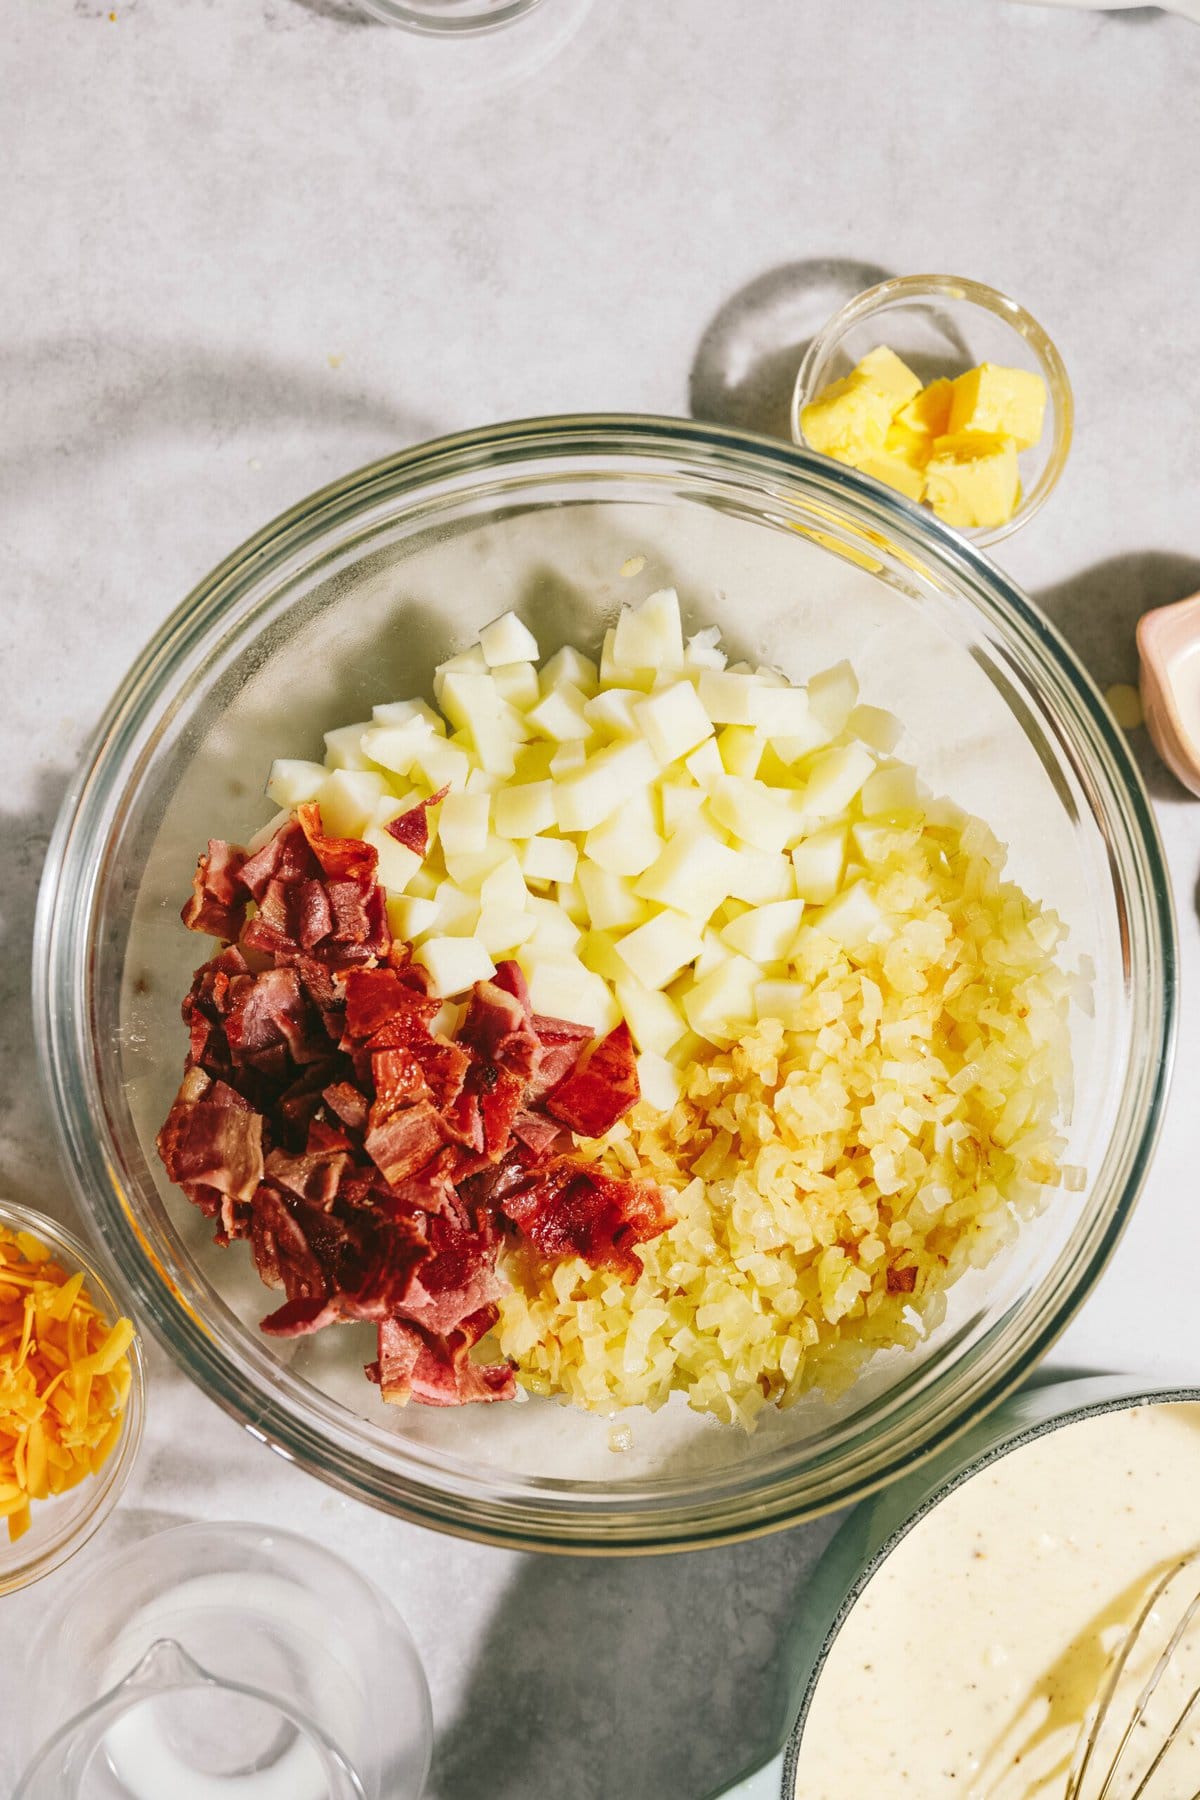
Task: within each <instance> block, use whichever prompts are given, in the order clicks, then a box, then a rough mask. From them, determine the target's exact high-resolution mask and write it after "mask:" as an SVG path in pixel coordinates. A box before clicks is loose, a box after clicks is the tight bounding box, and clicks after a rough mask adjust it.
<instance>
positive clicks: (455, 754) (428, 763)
mask: <svg viewBox="0 0 1200 1800" xmlns="http://www.w3.org/2000/svg"><path fill="white" fill-rule="evenodd" d="M470 772H471V759H470V757H469V756H468V755H467V753H466V751H465V750H463V749H461V748H460V747H459V745H457V744H451V743H448V742H447V741H446V740H445V739H444V738H439V737H432V738H430V739H429V742H428V745H427V747H426V748H425V749H423V750H420V751H418V753H417V755H416V757H415V758H414V759H413V766H412V768H411V769H410V770H409V774H410V775H422V776H424V778H425V780H426V781H427V782H428V783H429V786H430V788H431V790H432V791H433V792H434V793H436V792H437V790H438V789H439V788H442V787H450V788H460V787H462V785H463V783H464V782H465V781H466V779H467V776H468V775H469V774H470Z"/></svg>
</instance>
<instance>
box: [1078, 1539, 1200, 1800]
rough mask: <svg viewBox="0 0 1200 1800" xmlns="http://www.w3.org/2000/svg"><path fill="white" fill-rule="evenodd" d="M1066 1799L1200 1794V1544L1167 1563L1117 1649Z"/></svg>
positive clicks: (1197, 1797) (1086, 1725)
mask: <svg viewBox="0 0 1200 1800" xmlns="http://www.w3.org/2000/svg"><path fill="white" fill-rule="evenodd" d="M1064 1800H1200V1551H1194V1552H1193V1553H1192V1554H1191V1555H1190V1556H1186V1557H1184V1558H1183V1559H1182V1560H1181V1561H1180V1562H1177V1563H1175V1564H1174V1566H1173V1567H1172V1568H1170V1569H1168V1571H1167V1573H1166V1574H1165V1575H1164V1576H1163V1577H1162V1579H1161V1580H1160V1581H1159V1582H1157V1583H1156V1585H1155V1586H1154V1588H1152V1590H1151V1592H1150V1595H1149V1598H1148V1599H1147V1600H1146V1602H1145V1604H1144V1605H1143V1607H1142V1609H1141V1611H1140V1613H1139V1614H1138V1616H1137V1618H1136V1619H1135V1620H1134V1623H1133V1625H1132V1627H1131V1628H1130V1630H1129V1631H1128V1633H1127V1634H1126V1635H1125V1637H1124V1638H1123V1639H1122V1640H1121V1642H1120V1644H1119V1645H1118V1646H1117V1648H1116V1649H1115V1651H1114V1652H1113V1657H1112V1661H1111V1663H1110V1665H1109V1668H1108V1671H1107V1673H1106V1675H1105V1678H1104V1683H1103V1685H1102V1687H1101V1689H1100V1693H1099V1695H1098V1697H1097V1701H1096V1705H1095V1707H1094V1708H1093V1709H1092V1711H1091V1712H1090V1713H1089V1715H1088V1717H1087V1718H1086V1719H1085V1720H1084V1722H1083V1727H1082V1730H1081V1732H1080V1735H1079V1742H1078V1744H1077V1746H1076V1749H1075V1754H1074V1756H1073V1757H1072V1759H1071V1770H1070V1774H1069V1776H1068V1779H1067V1788H1066V1793H1065V1795H1064Z"/></svg>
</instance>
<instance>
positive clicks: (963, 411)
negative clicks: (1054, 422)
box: [935, 362, 1046, 450]
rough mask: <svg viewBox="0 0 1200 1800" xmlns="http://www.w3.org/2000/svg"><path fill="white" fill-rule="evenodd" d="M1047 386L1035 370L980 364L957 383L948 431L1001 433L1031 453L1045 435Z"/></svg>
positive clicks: (941, 434) (953, 394) (951, 403)
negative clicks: (1043, 434)
mask: <svg viewBox="0 0 1200 1800" xmlns="http://www.w3.org/2000/svg"><path fill="white" fill-rule="evenodd" d="M1045 414H1046V384H1045V382H1044V381H1043V380H1042V378H1041V376H1040V375H1037V374H1035V373H1034V372H1033V371H1032V370H1031V369H1004V368H1000V367H999V366H998V365H997V364H996V363H989V362H985V363H980V365H979V367H978V368H977V369H968V370H967V373H966V374H965V375H960V376H959V377H958V379H957V381H955V382H954V384H953V392H952V394H951V397H950V417H949V420H948V422H947V424H946V426H945V432H944V433H943V432H939V433H936V434H935V435H936V436H943V435H945V434H950V433H955V432H960V431H986V432H998V433H999V434H1000V435H1001V436H1003V437H1008V438H1011V439H1012V441H1013V443H1014V444H1015V445H1016V447H1017V449H1018V450H1028V449H1029V448H1030V447H1031V446H1032V445H1033V444H1036V443H1037V441H1038V439H1039V438H1040V437H1041V435H1042V425H1043V422H1044V419H1045Z"/></svg>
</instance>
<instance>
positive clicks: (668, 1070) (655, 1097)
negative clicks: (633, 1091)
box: [637, 1050, 683, 1112]
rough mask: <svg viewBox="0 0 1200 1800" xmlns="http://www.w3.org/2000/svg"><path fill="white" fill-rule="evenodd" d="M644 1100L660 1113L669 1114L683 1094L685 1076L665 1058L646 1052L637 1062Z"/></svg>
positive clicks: (639, 1083) (651, 1051)
mask: <svg viewBox="0 0 1200 1800" xmlns="http://www.w3.org/2000/svg"><path fill="white" fill-rule="evenodd" d="M637 1072H638V1086H639V1087H640V1088H641V1090H642V1099H643V1100H645V1101H647V1102H648V1104H649V1105H651V1106H653V1107H655V1108H656V1109H657V1110H658V1111H659V1112H669V1111H670V1110H671V1108H672V1107H673V1106H674V1104H675V1102H676V1101H677V1100H678V1098H679V1096H680V1094H681V1093H682V1092H683V1074H682V1072H681V1071H680V1070H679V1069H677V1068H675V1067H674V1065H673V1064H672V1063H669V1062H668V1061H667V1060H666V1058H665V1057H662V1056H657V1055H655V1053H654V1051H653V1050H645V1051H643V1052H642V1054H641V1056H639V1057H638V1060H637Z"/></svg>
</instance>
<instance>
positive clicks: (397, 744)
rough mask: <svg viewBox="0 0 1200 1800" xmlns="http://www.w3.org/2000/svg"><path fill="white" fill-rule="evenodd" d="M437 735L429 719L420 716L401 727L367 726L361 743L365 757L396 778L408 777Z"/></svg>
mask: <svg viewBox="0 0 1200 1800" xmlns="http://www.w3.org/2000/svg"><path fill="white" fill-rule="evenodd" d="M434 736H435V733H434V729H433V726H432V725H431V724H430V723H429V720H428V719H425V718H422V717H421V715H420V714H419V713H418V714H416V715H415V716H414V717H413V718H411V719H407V720H406V721H405V722H404V724H402V725H370V726H368V728H367V729H366V730H365V731H364V732H363V733H362V736H361V739H360V743H361V747H362V753H363V756H364V758H366V759H367V760H369V761H370V762H373V763H378V765H379V767H380V768H381V769H389V770H391V772H392V773H393V774H395V775H407V774H409V772H410V771H411V769H412V766H413V764H414V763H415V761H416V760H417V757H418V756H419V755H420V754H421V751H422V750H425V749H428V748H429V747H430V746H431V745H432V743H433V739H434Z"/></svg>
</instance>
